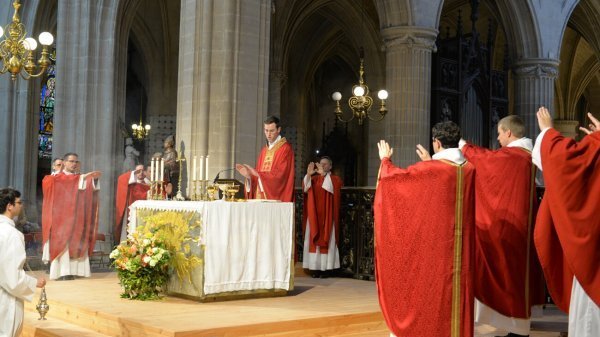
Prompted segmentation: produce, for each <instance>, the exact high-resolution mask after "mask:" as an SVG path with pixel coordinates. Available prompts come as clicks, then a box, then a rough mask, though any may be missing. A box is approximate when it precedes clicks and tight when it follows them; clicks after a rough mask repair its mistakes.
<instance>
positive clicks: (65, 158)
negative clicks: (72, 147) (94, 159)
mask: <svg viewBox="0 0 600 337" xmlns="http://www.w3.org/2000/svg"><path fill="white" fill-rule="evenodd" d="M70 156H75V157H77V158H79V155H78V154H77V153H75V152H67V153H65V155H64V156H63V160H64V161H67V159H69V157H70Z"/></svg>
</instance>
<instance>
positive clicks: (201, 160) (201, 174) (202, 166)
mask: <svg viewBox="0 0 600 337" xmlns="http://www.w3.org/2000/svg"><path fill="white" fill-rule="evenodd" d="M202 177H204V156H200V179H202Z"/></svg>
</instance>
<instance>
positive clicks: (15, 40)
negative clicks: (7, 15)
mask: <svg viewBox="0 0 600 337" xmlns="http://www.w3.org/2000/svg"><path fill="white" fill-rule="evenodd" d="M13 7H14V8H15V14H13V17H12V22H11V23H9V24H8V25H7V26H6V30H4V29H2V27H0V38H1V37H2V36H3V35H4V36H5V38H4V40H2V41H0V61H1V62H2V69H0V74H4V73H6V72H10V77H11V78H12V79H13V80H16V79H17V75H18V74H20V75H21V77H22V78H23V79H26V80H28V79H30V78H32V77H39V76H40V75H42V74H43V73H44V72H45V71H46V69H47V68H48V66H49V65H50V59H49V58H48V55H49V53H48V46H49V45H51V44H52V42H53V41H54V37H53V36H52V34H50V33H48V32H43V33H41V34H40V36H39V41H40V44H41V45H42V56H41V57H40V59H39V61H38V62H37V63H38V64H39V69H38V67H37V66H36V64H35V61H34V58H33V56H34V53H35V49H36V48H37V42H36V41H35V39H33V38H31V37H27V38H26V37H25V36H26V35H27V32H26V31H25V26H24V25H23V23H21V19H19V7H21V4H20V3H19V1H18V0H15V2H14V3H13ZM5 33H6V34H5Z"/></svg>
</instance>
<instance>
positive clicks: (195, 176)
mask: <svg viewBox="0 0 600 337" xmlns="http://www.w3.org/2000/svg"><path fill="white" fill-rule="evenodd" d="M196 178H197V175H196V156H194V169H193V171H192V180H196Z"/></svg>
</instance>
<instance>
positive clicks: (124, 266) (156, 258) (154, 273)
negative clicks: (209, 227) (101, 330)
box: [110, 210, 201, 300]
mask: <svg viewBox="0 0 600 337" xmlns="http://www.w3.org/2000/svg"><path fill="white" fill-rule="evenodd" d="M193 216H194V215H193V214H189V215H187V216H186V214H185V213H181V212H153V211H149V210H143V211H142V210H140V212H139V219H140V220H141V221H140V222H141V223H143V225H141V226H138V227H137V229H136V231H135V232H133V233H130V234H129V235H128V236H127V241H123V242H121V243H120V244H119V245H118V246H117V247H116V248H115V249H114V250H113V251H112V252H111V253H110V258H111V259H113V260H114V262H113V265H114V266H115V268H116V269H117V275H118V277H119V281H120V283H121V286H122V288H123V293H122V294H121V297H123V298H129V299H137V300H153V299H159V298H160V297H161V294H162V293H163V292H164V290H165V286H166V284H167V282H168V281H169V277H170V272H171V271H175V272H176V274H177V276H178V277H179V278H180V279H182V280H183V279H187V280H188V281H190V274H189V273H190V271H191V270H192V269H193V268H194V267H195V266H197V265H198V264H200V263H201V259H200V258H199V257H198V256H196V255H194V254H191V249H190V244H192V243H197V242H198V238H197V236H198V234H197V233H196V232H197V231H196V230H195V229H199V227H200V221H193ZM194 236H195V237H194Z"/></svg>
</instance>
